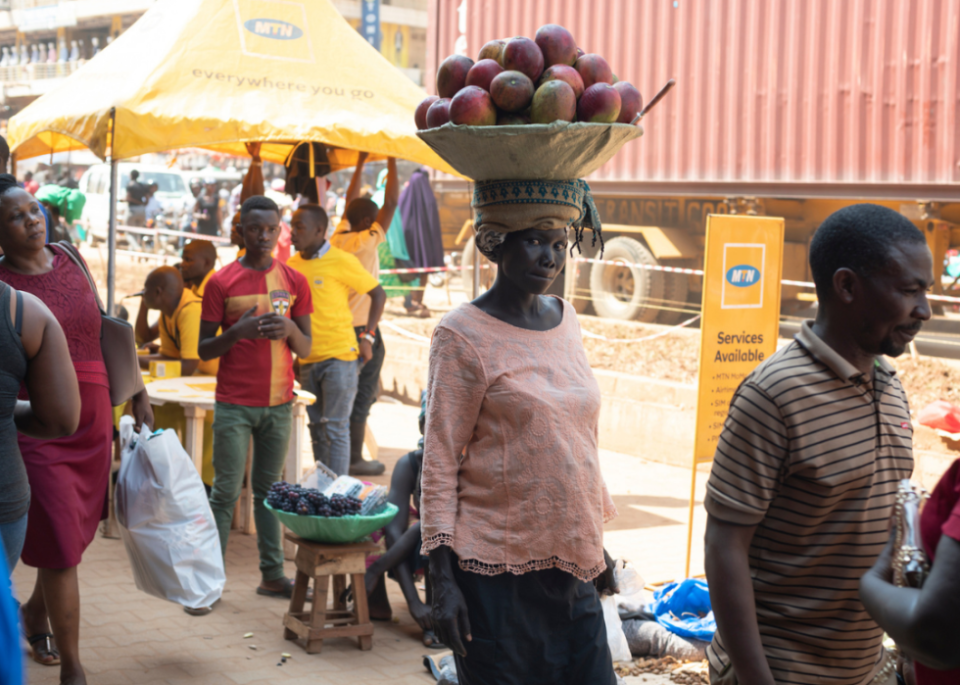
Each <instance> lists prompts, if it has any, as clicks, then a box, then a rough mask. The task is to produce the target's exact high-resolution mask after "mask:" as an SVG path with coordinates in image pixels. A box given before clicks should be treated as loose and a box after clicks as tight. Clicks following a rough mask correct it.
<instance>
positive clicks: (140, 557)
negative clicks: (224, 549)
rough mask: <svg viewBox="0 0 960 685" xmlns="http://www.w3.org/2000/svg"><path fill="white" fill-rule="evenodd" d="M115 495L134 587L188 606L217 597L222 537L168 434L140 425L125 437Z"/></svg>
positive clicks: (190, 465) (188, 463)
mask: <svg viewBox="0 0 960 685" xmlns="http://www.w3.org/2000/svg"><path fill="white" fill-rule="evenodd" d="M114 500H115V502H116V514H117V522H118V523H119V524H120V537H121V538H122V539H123V544H124V546H125V547H126V549H127V556H129V557H130V565H131V567H132V568H133V578H134V580H135V581H136V584H137V587H138V588H139V589H140V590H143V591H144V592H146V593H147V594H150V595H153V596H154V597H159V598H161V599H166V600H169V601H171V602H176V603H177V604H182V605H183V606H185V607H189V608H191V609H198V608H200V607H207V606H210V605H211V604H213V603H214V602H215V601H217V600H218V599H220V595H221V593H222V592H223V586H224V583H225V582H226V574H225V573H224V569H223V556H222V554H221V552H220V536H219V534H218V533H217V526H216V523H215V521H214V518H213V512H212V511H211V510H210V503H209V502H208V501H207V495H206V491H205V490H204V488H203V481H201V480H200V474H198V473H197V470H196V468H195V467H194V465H193V461H192V460H191V459H190V457H189V456H187V453H186V452H185V451H184V449H183V447H182V446H181V445H180V441H179V440H178V439H177V434H176V433H175V432H174V431H172V430H165V431H158V432H157V433H155V434H151V433H150V430H149V429H148V428H146V427H144V428H143V430H142V431H141V432H140V434H139V435H138V436H135V438H134V439H133V440H130V441H129V443H128V444H127V446H126V448H125V449H124V450H123V452H122V461H121V464H120V473H119V475H118V477H117V487H116V494H115V497H114Z"/></svg>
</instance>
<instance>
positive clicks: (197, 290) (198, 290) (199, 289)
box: [190, 269, 217, 299]
mask: <svg viewBox="0 0 960 685" xmlns="http://www.w3.org/2000/svg"><path fill="white" fill-rule="evenodd" d="M215 273H217V270H216V269H210V271H208V272H207V275H206V276H204V277H203V280H202V281H200V285H191V286H190V292H192V293H193V294H194V295H196V296H197V297H199V298H201V299H203V291H204V290H206V288H207V282H208V281H209V280H210V277H211V276H213V274H215Z"/></svg>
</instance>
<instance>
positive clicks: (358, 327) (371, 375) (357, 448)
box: [330, 153, 400, 476]
mask: <svg viewBox="0 0 960 685" xmlns="http://www.w3.org/2000/svg"><path fill="white" fill-rule="evenodd" d="M366 158H367V156H366V154H365V153H361V154H360V160H359V161H358V162H357V168H356V170H355V171H354V172H353V178H352V179H351V180H350V186H349V187H348V188H347V197H346V200H347V208H346V210H345V211H344V217H345V220H344V221H341V222H340V225H339V226H337V230H336V231H335V232H334V234H333V235H332V236H331V237H330V242H331V243H332V244H333V246H334V247H339V248H340V249H341V250H344V251H346V252H349V253H351V254H352V255H354V256H356V258H357V259H359V260H360V263H361V264H362V265H363V267H364V268H365V269H366V270H367V271H368V272H370V274H371V275H372V276H373V277H374V278H379V276H380V256H379V254H378V248H379V247H380V243H382V242H383V241H385V240H386V233H385V231H384V228H383V227H384V226H388V227H389V226H390V223H391V222H392V221H393V215H394V213H395V212H396V211H397V203H398V201H399V198H400V183H399V180H398V178H397V160H395V159H393V158H390V159H388V160H387V186H386V188H384V196H383V206H382V207H377V205H376V203H375V202H374V201H373V200H370V199H369V198H363V197H359V195H360V185H361V182H362V177H363V164H364V162H365V161H366ZM371 304H372V299H371V297H369V296H368V295H365V294H363V293H361V292H355V293H353V294H352V296H351V297H350V309H351V310H352V312H353V325H354V330H355V331H356V334H357V339H358V340H360V339H361V338H360V336H361V335H363V334H364V333H365V332H367V333H370V334H371V335H372V337H373V339H374V340H373V357H372V358H371V360H370V361H368V362H367V363H365V364H364V365H363V368H362V369H361V370H360V380H359V382H358V385H357V397H356V399H355V400H354V402H353V411H352V412H351V414H350V473H351V475H370V476H379V475H380V474H381V473H383V472H384V470H385V468H386V467H385V466H384V465H383V464H381V463H380V462H377V461H374V462H369V461H364V459H363V437H364V435H365V434H366V428H367V417H368V416H369V415H370V407H371V405H373V403H374V402H375V401H376V399H377V388H378V387H379V383H380V370H381V369H382V368H383V360H384V357H385V356H386V348H384V346H383V339H382V338H381V337H380V331H379V329H376V328H370V327H369V326H368V323H369V319H370V314H371V313H372V312H371ZM379 320H380V317H379V316H378V317H377V321H378V322H379Z"/></svg>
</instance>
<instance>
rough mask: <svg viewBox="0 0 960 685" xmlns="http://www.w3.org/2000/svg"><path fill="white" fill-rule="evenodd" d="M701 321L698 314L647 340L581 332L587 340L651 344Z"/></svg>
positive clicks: (650, 336) (582, 330) (649, 336)
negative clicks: (650, 342) (652, 341)
mask: <svg viewBox="0 0 960 685" xmlns="http://www.w3.org/2000/svg"><path fill="white" fill-rule="evenodd" d="M699 320H700V315H699V314H697V315H696V316H694V317H693V318H690V319H687V320H686V321H684V322H683V323H681V324H677V325H676V326H671V327H670V328H668V329H667V330H665V331H661V332H659V333H656V334H654V335H648V336H647V337H646V338H608V337H606V336H604V335H597V334H596V333H591V332H590V331H588V330H585V329H583V328H581V329H580V332H581V333H582V334H583V337H585V338H592V339H593V340H602V341H604V342H611V343H637V342H649V341H650V340H656V339H657V338H663V337H665V336H667V335H670V334H671V333H675V332H676V331H677V330H679V329H681V328H684V327H685V326H689V325H690V324H692V323H694V322H695V321H699Z"/></svg>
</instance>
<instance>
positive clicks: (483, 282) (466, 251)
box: [460, 237, 497, 300]
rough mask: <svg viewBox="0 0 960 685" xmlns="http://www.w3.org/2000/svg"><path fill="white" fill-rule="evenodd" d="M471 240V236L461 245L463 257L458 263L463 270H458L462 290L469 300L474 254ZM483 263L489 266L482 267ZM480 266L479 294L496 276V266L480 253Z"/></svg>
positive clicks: (486, 289)
mask: <svg viewBox="0 0 960 685" xmlns="http://www.w3.org/2000/svg"><path fill="white" fill-rule="evenodd" d="M473 241H474V238H473V237H471V238H470V239H469V240H468V241H467V243H466V245H464V246H463V257H462V258H461V260H460V264H461V265H462V266H463V270H462V271H461V272H460V273H461V275H462V276H463V292H464V293H465V294H466V296H467V297H468V298H470V299H471V300H472V299H473V257H474V255H475V254H476V250H474V248H473ZM484 264H490V266H491V268H489V269H484V268H482V267H483V265H484ZM480 266H481V269H480V294H481V295H482V294H483V293H485V292H487V291H488V290H489V289H490V286H492V285H493V281H494V279H495V278H496V276H497V269H496V266H494V265H493V263H492V262H491V261H490V260H489V259H487V258H486V257H484V256H483V255H480Z"/></svg>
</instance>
